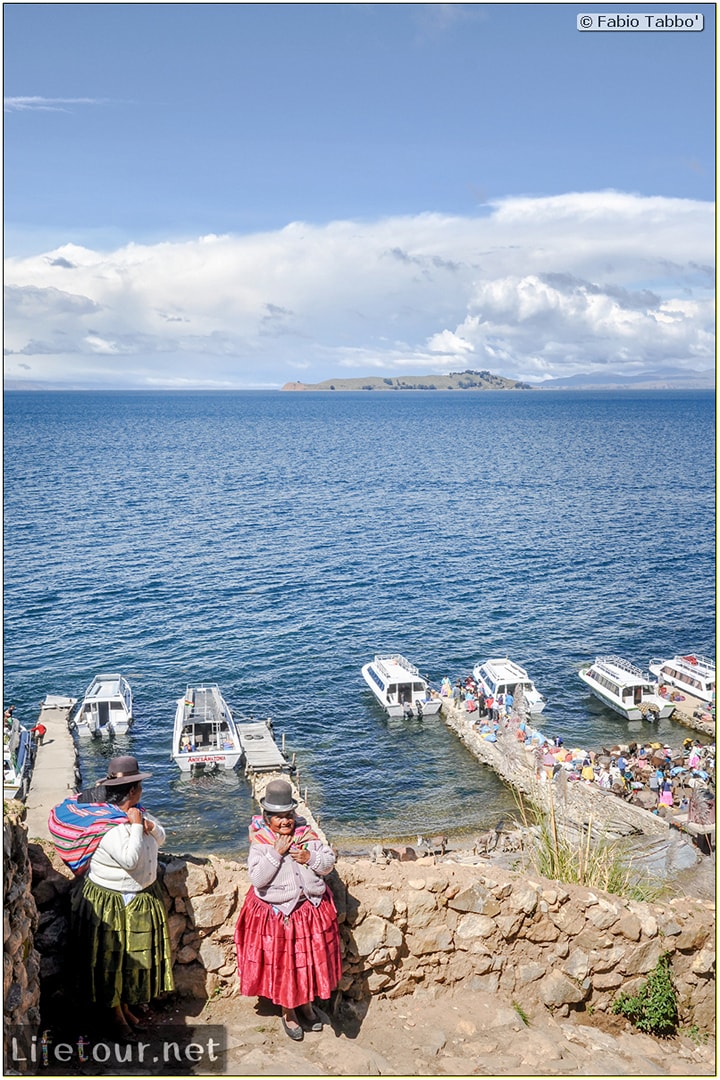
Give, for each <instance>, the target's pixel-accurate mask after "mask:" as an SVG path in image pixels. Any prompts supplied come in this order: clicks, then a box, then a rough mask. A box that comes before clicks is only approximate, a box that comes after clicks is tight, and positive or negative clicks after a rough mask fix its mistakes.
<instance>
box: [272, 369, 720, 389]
mask: <svg viewBox="0 0 720 1080" xmlns="http://www.w3.org/2000/svg"><path fill="white" fill-rule="evenodd" d="M714 375H715V373H714V371H713V370H708V371H683V370H678V369H670V370H666V371H664V372H661V371H652V372H646V373H645V374H643V375H618V374H617V373H614V372H609V373H607V374H606V373H598V372H593V373H590V374H585V375H570V376H566V377H565V378H559V379H546V380H545V381H544V382H540V383H529V382H519V381H518V380H517V379H505V378H504V377H503V376H502V375H493V373H492V372H491V371H473V370H471V369H468V370H467V371H451V372H450V374H449V375H401V376H397V377H396V378H389V377H388V378H385V379H383V378H380V377H379V376H377V375H371V376H367V375H366V376H364V377H363V378H359V379H326V380H325V381H324V382H319V383H302V382H288V383H285V385H284V386H283V387H281V390H712V389H714V386H715V378H714Z"/></svg>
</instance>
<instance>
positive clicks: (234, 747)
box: [172, 683, 243, 775]
mask: <svg viewBox="0 0 720 1080" xmlns="http://www.w3.org/2000/svg"><path fill="white" fill-rule="evenodd" d="M242 753H243V749H242V745H241V742H240V736H239V734H238V730H237V725H236V723H235V719H234V717H233V714H232V712H231V710H230V707H229V706H228V704H227V702H226V701H225V699H224V698H223V696H222V694H221V693H220V688H219V687H218V686H217V684H216V683H208V684H207V685H205V686H188V688H187V690H186V692H185V696H184V697H181V698H179V699H178V703H177V708H176V710H175V725H174V728H173V741H172V756H173V758H174V760H175V762H176V764H177V765H179V767H180V768H181V769H182V771H183V772H186V773H192V774H194V775H197V774H199V773H209V772H215V771H217V770H218V769H234V768H235V766H236V765H237V764H238V762H239V761H240V758H241V757H242Z"/></svg>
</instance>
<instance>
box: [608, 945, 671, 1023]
mask: <svg viewBox="0 0 720 1080" xmlns="http://www.w3.org/2000/svg"><path fill="white" fill-rule="evenodd" d="M612 1011H613V1012H614V1013H620V1014H621V1015H622V1016H625V1017H627V1019H628V1020H629V1021H630V1023H631V1024H634V1026H635V1027H636V1028H637V1029H638V1031H645V1032H647V1033H648V1034H649V1035H674V1034H675V1032H676V1031H677V1026H678V1007H677V997H676V995H675V986H674V984H673V981H672V968H671V967H670V954H669V953H663V954H662V955H661V957H660V959H659V960H658V962H657V964H656V965H655V968H654V969H653V971H651V972H650V974H649V975H648V978H647V982H645V983H644V984H643V985H642V986H641V987H640V989H639V990H638V992H637V994H634V995H630V994H625V993H623V994H621V995H620V997H619V998H617V999H616V1001H615V1002H614V1003H613V1007H612Z"/></svg>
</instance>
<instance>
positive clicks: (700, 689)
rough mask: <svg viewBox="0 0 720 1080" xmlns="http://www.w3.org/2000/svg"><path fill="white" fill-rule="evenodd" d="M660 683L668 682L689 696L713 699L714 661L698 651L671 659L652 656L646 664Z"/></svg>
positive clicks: (704, 699) (710, 700)
mask: <svg viewBox="0 0 720 1080" xmlns="http://www.w3.org/2000/svg"><path fill="white" fill-rule="evenodd" d="M648 667H649V668H650V671H651V672H652V673H653V675H655V676H657V678H658V680H659V682H660V685H661V686H663V685H666V684H669V685H670V686H676V687H677V688H678V690H684V691H685V692H686V693H687V694H690V696H691V697H694V698H699V699H700V701H707V702H708V704H710V702H712V701H714V700H715V661H714V660H708V659H706V658H705V657H704V656H700V655H699V654H698V653H690V654H689V655H687V656H674V657H673V658H672V660H659V659H658V658H657V657H655V658H653V659H652V660H651V661H650V663H649V664H648Z"/></svg>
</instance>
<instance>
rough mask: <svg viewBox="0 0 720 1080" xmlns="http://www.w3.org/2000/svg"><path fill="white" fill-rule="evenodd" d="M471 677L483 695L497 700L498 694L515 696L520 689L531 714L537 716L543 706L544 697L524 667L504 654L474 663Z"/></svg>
mask: <svg viewBox="0 0 720 1080" xmlns="http://www.w3.org/2000/svg"><path fill="white" fill-rule="evenodd" d="M473 677H474V679H475V682H476V683H477V685H478V689H479V690H482V692H483V693H484V694H485V697H492V698H495V700H496V701H497V698H498V694H512V696H513V698H515V697H517V694H518V691H519V690H522V694H523V697H524V699H525V703H526V705H527V709H528V712H529V713H530V715H531V716H539V715H540V713H541V712H542V711H543V709H544V708H545V698H544V697H543V696H542V694H541V693H540V692H539V691H538V690H537V689H536V688H535V683H534V682H533V681H532V679H531V678H530V677H529V675H528V673H527V671H526V670H525V668H521V667H520V665H519V664H514V663H513V661H512V660H508V658H507V657H506V656H505V657H500V658H498V659H496V660H485V662H484V663H482V664H476V665H475V667H474V668H473Z"/></svg>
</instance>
